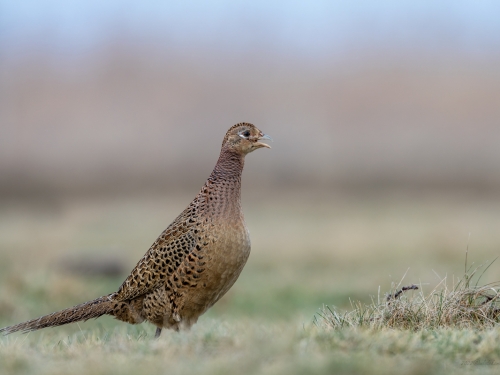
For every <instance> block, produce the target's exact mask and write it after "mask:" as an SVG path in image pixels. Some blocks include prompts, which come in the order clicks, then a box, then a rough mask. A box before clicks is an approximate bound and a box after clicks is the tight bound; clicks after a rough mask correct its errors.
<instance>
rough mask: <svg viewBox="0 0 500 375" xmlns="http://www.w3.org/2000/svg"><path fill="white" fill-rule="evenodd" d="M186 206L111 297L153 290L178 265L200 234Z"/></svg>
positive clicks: (128, 298) (126, 298)
mask: <svg viewBox="0 0 500 375" xmlns="http://www.w3.org/2000/svg"><path fill="white" fill-rule="evenodd" d="M189 208H190V207H188V208H187V209H186V211H184V212H183V213H182V214H181V215H179V217H177V219H175V220H174V222H173V223H172V224H170V226H169V227H168V228H167V229H165V230H164V231H163V233H162V234H161V235H160V236H159V237H158V239H157V240H156V241H155V243H154V244H153V245H151V247H150V248H149V250H148V251H147V252H146V254H145V255H144V256H143V257H142V259H141V260H140V261H139V262H138V263H137V265H136V266H135V268H134V269H133V270H132V272H131V273H130V275H129V276H128V277H127V279H126V280H125V281H124V282H123V284H122V285H121V286H120V288H119V289H118V291H117V292H116V293H115V294H114V295H113V299H116V300H118V301H125V300H130V299H134V298H137V297H139V296H142V295H144V294H147V293H149V292H151V291H153V290H155V289H156V288H157V287H158V286H159V285H161V284H164V283H165V282H166V280H167V279H168V278H169V277H170V276H171V275H172V274H173V273H174V271H175V270H177V269H178V268H179V266H180V265H181V263H182V261H183V260H184V258H185V257H186V256H187V255H188V254H189V253H190V252H191V251H192V250H193V249H194V248H195V247H196V245H197V244H198V243H199V242H200V240H201V237H200V236H199V235H198V230H197V229H196V228H197V226H198V225H197V224H198V223H197V222H196V221H195V220H193V218H192V217H191V215H189V213H190V211H188V210H189Z"/></svg>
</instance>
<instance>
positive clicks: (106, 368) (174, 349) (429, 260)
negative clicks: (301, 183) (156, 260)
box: [0, 196, 500, 374]
mask: <svg viewBox="0 0 500 375" xmlns="http://www.w3.org/2000/svg"><path fill="white" fill-rule="evenodd" d="M289 198H290V197H286V196H285V197H282V196H277V197H272V199H270V200H268V201H266V202H261V201H259V200H256V201H252V202H251V203H252V204H248V203H247V204H245V202H244V206H245V207H248V208H249V210H247V216H246V219H247V223H248V225H249V227H250V229H251V232H252V239H253V244H252V245H253V246H252V247H253V250H252V255H251V257H250V260H249V263H248V265H247V266H246V268H245V270H244V272H243V274H242V275H241V277H240V279H239V280H238V282H237V283H236V284H235V286H234V287H233V288H232V289H231V290H230V292H229V293H228V294H227V295H226V296H225V297H224V298H223V299H222V300H221V301H219V303H217V304H216V305H215V306H214V307H213V308H212V309H211V310H210V311H209V312H208V313H207V314H205V315H204V316H202V317H201V318H200V320H199V322H198V323H197V324H196V325H195V326H194V327H193V329H192V330H191V331H190V332H181V333H175V332H167V331H166V332H164V333H163V334H162V337H161V338H160V339H159V340H154V339H153V336H154V328H153V327H152V326H150V325H147V324H142V325H138V326H130V325H126V324H123V323H120V322H116V321H115V320H113V319H111V318H108V317H105V318H100V319H98V320H95V321H89V322H85V323H80V324H78V325H77V324H73V325H68V326H63V327H58V328H54V329H45V330H41V331H37V332H33V333H30V334H27V335H20V334H15V335H10V336H7V337H0V373H7V374H67V373H72V374H137V373H150V374H156V373H169V374H192V373H203V374H226V373H227V374H234V373H240V374H282V373H287V374H303V373H317V374H331V373H338V374H344V373H345V374H349V373H370V374H401V373H410V374H447V373H450V372H451V373H457V374H466V373H467V374H469V373H477V374H483V373H485V374H487V373H492V374H493V373H497V372H498V369H499V367H498V366H500V349H499V346H498V342H499V340H500V326H499V325H498V324H497V316H496V313H497V303H498V302H497V300H498V289H497V285H496V284H494V282H495V280H498V279H500V277H499V272H498V266H497V265H496V264H495V263H493V264H492V265H491V267H489V268H488V272H483V271H485V269H486V268H487V267H488V264H489V263H486V265H485V266H483V267H476V266H474V265H473V266H471V267H466V270H465V276H463V277H462V278H460V279H455V278H454V277H452V276H443V277H441V276H438V275H437V274H440V273H442V272H445V273H449V274H450V275H452V274H464V266H463V254H464V251H463V250H460V248H462V249H464V250H465V247H466V245H467V241H468V240H467V234H468V233H469V231H472V232H473V235H472V237H471V240H470V242H469V246H470V247H471V248H472V251H471V252H472V253H473V254H474V259H481V260H485V259H493V258H494V257H496V256H497V255H498V254H497V249H498V248H499V247H498V245H500V236H499V234H498V230H497V225H496V224H498V223H499V222H500V207H497V206H499V204H498V203H496V202H497V201H496V200H494V199H492V200H491V201H487V202H486V201H477V200H472V201H471V200H464V199H462V198H463V197H461V198H460V199H457V200H453V199H451V198H450V197H449V196H447V197H444V198H443V197H438V198H436V197H431V196H429V197H424V198H422V197H421V198H419V199H415V198H414V199H408V197H397V196H396V197H390V198H388V197H379V198H377V197H375V198H374V197H370V198H369V199H368V198H359V197H354V198H349V197H341V198H339V197H334V199H333V200H332V202H333V203H335V210H334V211H331V210H326V209H325V200H323V199H319V197H317V196H315V197H312V198H307V197H304V196H301V197H299V198H300V199H298V198H297V199H296V200H295V202H302V205H300V204H298V203H297V204H296V205H295V206H294V207H289V205H288V204H287V202H288V201H289ZM328 199H331V198H328ZM183 201H189V199H188V198H186V199H178V198H176V199H172V200H171V201H165V202H163V203H161V202H160V204H158V199H155V200H151V201H149V200H148V199H147V198H140V199H139V198H138V199H136V200H133V201H131V200H129V199H127V200H120V199H117V200H115V201H107V202H104V203H103V201H98V200H97V201H92V202H88V201H86V202H77V201H72V202H67V203H61V204H60V205H59V206H58V207H56V208H51V209H47V208H44V207H42V208H40V207H38V208H32V207H27V206H4V207H2V208H3V209H2V210H0V250H1V251H0V325H1V326H4V325H8V324H13V323H16V322H19V321H22V320H24V319H30V318H33V317H36V316H39V315H41V314H45V313H50V312H52V311H55V310H57V309H60V308H64V307H68V306H70V305H73V304H77V303H80V302H83V301H85V300H90V299H92V298H95V297H96V296H99V295H103V294H106V293H109V292H112V291H114V290H116V288H117V287H118V286H119V284H120V282H121V281H122V279H123V275H122V276H113V275H106V274H104V273H103V274H101V275H99V274H85V273H78V272H73V271H71V272H68V270H66V269H65V267H66V265H67V264H68V262H67V259H68V257H70V256H73V255H75V254H78V255H79V256H81V255H83V257H84V258H88V259H96V260H99V259H100V258H99V257H100V256H102V254H106V259H108V260H109V259H113V257H116V258H117V259H119V260H120V261H121V262H123V263H124V264H125V265H126V267H127V266H128V267H129V268H131V267H132V266H133V265H134V264H135V261H136V260H137V259H138V258H139V257H140V256H141V255H142V253H143V252H144V251H145V249H146V248H147V247H148V246H149V244H150V242H151V241H152V239H154V238H155V236H156V235H157V234H158V233H159V232H160V231H161V230H162V229H163V228H162V227H163V226H164V225H165V223H166V222H168V221H169V219H170V218H172V217H173V216H175V213H176V212H177V211H179V210H180V209H182V206H183V205H182V204H181V203H182V202H183ZM179 202H181V203H179ZM270 202H272V204H271V203H270ZM409 202H410V203H409ZM333 203H332V204H333ZM165 207H166V209H165ZM457 207H460V209H458V208H457ZM276 223H279V226H278V228H279V230H278V231H277V230H275V229H273V228H276ZM495 223H496V224H495ZM300 228H302V232H299V229H300ZM304 233H306V234H305V235H304ZM457 233H460V234H462V236H460V235H457ZM474 233H477V234H476V235H475V234H474ZM103 249H104V250H103ZM408 266H411V268H410V269H409V270H408ZM127 271H128V269H124V270H123V272H124V273H126V272H127ZM391 274H393V275H394V276H391ZM403 274H405V276H404V278H402V275H403ZM395 280H397V281H395ZM401 280H404V281H405V284H406V283H408V285H411V284H415V285H416V286H418V288H419V289H418V290H406V291H404V292H402V293H400V294H397V292H398V291H399V290H401V288H402V286H403V284H402V283H403V281H401ZM384 290H387V291H389V293H388V295H383V294H382V293H381V291H384ZM374 292H375V295H373V293H374ZM353 301H356V302H353ZM322 306H331V307H330V308H329V309H328V308H327V307H324V308H321V307H322ZM333 306H335V307H333Z"/></svg>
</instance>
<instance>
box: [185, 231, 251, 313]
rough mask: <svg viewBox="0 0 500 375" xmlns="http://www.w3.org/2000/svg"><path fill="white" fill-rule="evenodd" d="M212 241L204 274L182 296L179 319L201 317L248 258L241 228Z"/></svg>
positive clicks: (248, 250) (226, 287)
mask: <svg viewBox="0 0 500 375" xmlns="http://www.w3.org/2000/svg"><path fill="white" fill-rule="evenodd" d="M219 238H220V240H217V239H215V240H214V242H213V243H212V244H211V245H210V246H208V247H207V249H206V253H205V254H206V258H204V260H205V259H206V262H205V265H204V267H205V270H204V272H203V273H202V274H201V275H200V278H199V279H198V280H197V285H196V287H194V288H191V289H190V291H189V293H187V294H186V295H185V299H184V303H183V308H182V312H181V316H185V317H188V316H193V317H194V316H196V317H198V316H199V315H201V314H203V313H204V312H205V311H206V310H207V309H209V308H210V307H211V306H212V305H213V304H214V303H216V302H217V301H218V300H219V299H220V298H221V297H222V296H223V295H224V294H225V293H226V292H227V291H228V290H229V289H230V288H231V286H233V284H234V283H235V282H236V280H237V279H238V276H239V275H240V273H241V271H242V270H243V267H244V266H245V263H246V261H247V259H248V256H249V255H250V237H249V234H248V231H247V230H246V228H245V227H242V228H237V229H236V230H234V231H231V233H227V232H226V233H225V234H224V236H220V237H219Z"/></svg>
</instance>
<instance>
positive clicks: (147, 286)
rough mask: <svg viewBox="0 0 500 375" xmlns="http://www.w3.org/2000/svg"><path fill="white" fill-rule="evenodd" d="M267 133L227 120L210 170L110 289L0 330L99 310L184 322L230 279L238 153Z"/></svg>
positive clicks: (243, 245)
mask: <svg viewBox="0 0 500 375" xmlns="http://www.w3.org/2000/svg"><path fill="white" fill-rule="evenodd" d="M263 139H269V140H270V139H271V137H269V136H268V135H266V134H263V133H262V132H261V131H260V130H259V129H257V128H256V127H255V126H254V125H252V124H249V123H239V124H236V125H234V126H232V127H231V128H230V129H229V130H228V131H227V133H226V135H225V137H224V140H223V141H222V148H221V152H220V156H219V159H218V161H217V164H216V165H215V168H214V170H213V171H212V174H211V175H210V177H209V178H208V179H207V181H206V182H205V185H203V187H202V188H201V190H200V192H199V193H198V195H197V196H196V197H195V198H194V199H193V201H192V202H191V203H190V204H189V206H188V207H187V208H186V209H185V210H184V211H183V212H182V213H181V214H180V215H179V216H178V217H177V218H176V219H175V220H174V221H173V222H172V224H170V225H169V226H168V227H167V229H165V230H164V231H163V232H162V233H161V234H160V236H159V237H158V239H157V240H156V241H155V242H154V243H153V245H152V246H151V247H150V248H149V250H148V251H147V252H146V254H145V255H144V256H143V257H142V259H141V260H139V262H138V263H137V265H136V266H135V268H134V269H133V270H132V272H131V273H130V275H129V276H128V277H127V278H126V280H125V281H124V282H123V284H122V285H121V286H120V288H119V289H118V291H117V292H115V293H111V294H109V295H107V296H102V297H99V298H97V299H95V300H92V301H89V302H85V303H83V304H80V305H77V306H74V307H70V308H68V309H65V310H61V311H57V312H54V313H52V314H49V315H45V316H42V317H40V318H37V319H33V320H29V321H27V322H24V323H19V324H16V325H13V326H10V327H5V328H2V329H0V332H1V333H3V334H10V333H13V332H18V331H22V332H30V331H35V330H38V329H41V328H45V327H55V326H60V325H64V324H68V323H73V322H78V321H86V320H88V319H91V318H98V317H100V316H102V315H111V316H113V317H115V318H116V319H118V320H121V321H124V322H127V323H130V324H138V323H142V322H144V321H147V322H149V323H152V324H154V325H155V326H156V327H157V328H156V334H155V337H159V336H160V334H161V331H162V328H169V329H173V330H176V331H179V330H181V329H189V328H190V327H191V326H192V325H193V324H195V323H196V322H197V320H198V318H199V317H200V315H202V314H203V313H204V312H206V311H207V310H208V309H209V308H210V307H211V306H213V305H214V304H215V303H216V302H217V301H218V300H219V299H220V298H221V297H222V296H223V295H224V294H225V293H226V292H227V291H228V290H229V289H230V288H231V286H233V284H234V283H235V281H236V279H237V278H238V276H239V275H240V273H241V271H242V269H243V267H244V265H245V263H246V261H247V259H248V256H249V254H250V236H249V232H248V230H247V228H246V226H245V221H244V219H243V212H242V210H241V199H240V192H241V173H242V171H243V164H244V159H245V155H247V154H248V153H250V152H252V151H254V150H256V149H258V148H262V147H267V148H270V146H269V145H267V144H266V143H262V142H260V141H261V140H263Z"/></svg>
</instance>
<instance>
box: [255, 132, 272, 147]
mask: <svg viewBox="0 0 500 375" xmlns="http://www.w3.org/2000/svg"><path fill="white" fill-rule="evenodd" d="M263 139H268V140H270V141H271V142H272V141H273V139H272V138H271V137H270V136H268V135H267V134H262V133H261V135H260V137H259V138H257V141H261V140H263ZM253 145H254V147H255V148H260V147H266V148H271V146H269V145H268V144H267V143H262V142H255V143H254V144H253Z"/></svg>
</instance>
